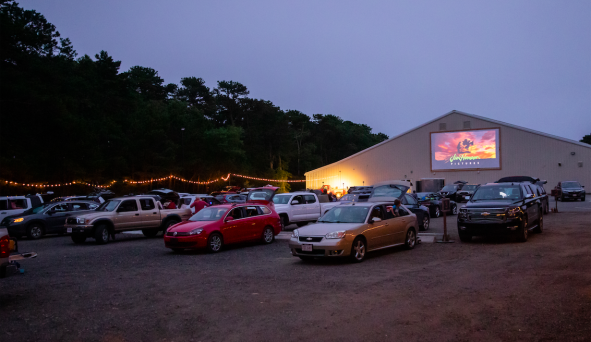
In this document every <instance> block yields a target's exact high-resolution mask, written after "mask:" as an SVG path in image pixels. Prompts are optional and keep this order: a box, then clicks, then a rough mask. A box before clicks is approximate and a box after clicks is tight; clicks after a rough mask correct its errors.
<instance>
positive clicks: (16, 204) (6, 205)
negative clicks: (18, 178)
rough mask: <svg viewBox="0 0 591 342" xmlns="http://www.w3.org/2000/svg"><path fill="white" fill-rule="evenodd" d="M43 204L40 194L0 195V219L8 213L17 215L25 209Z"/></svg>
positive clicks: (8, 214)
mask: <svg viewBox="0 0 591 342" xmlns="http://www.w3.org/2000/svg"><path fill="white" fill-rule="evenodd" d="M42 204H43V197H42V195H39V194H37V195H27V196H8V197H0V221H2V219H3V218H5V217H6V216H10V215H17V214H20V213H22V212H24V211H25V210H28V209H31V208H36V207H38V206H40V205H42Z"/></svg>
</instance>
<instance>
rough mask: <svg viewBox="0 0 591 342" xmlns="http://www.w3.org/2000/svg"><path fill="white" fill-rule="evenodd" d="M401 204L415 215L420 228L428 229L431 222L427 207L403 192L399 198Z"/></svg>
mask: <svg viewBox="0 0 591 342" xmlns="http://www.w3.org/2000/svg"><path fill="white" fill-rule="evenodd" d="M401 202H402V204H404V206H405V207H406V208H407V209H409V210H410V211H411V212H412V213H413V214H415V215H416V216H417V220H418V222H419V229H420V230H428V229H429V225H430V223H431V218H430V213H429V208H427V207H426V206H424V205H421V204H419V201H417V199H416V198H415V197H414V196H412V195H411V194H405V195H404V196H403V197H402V198H401Z"/></svg>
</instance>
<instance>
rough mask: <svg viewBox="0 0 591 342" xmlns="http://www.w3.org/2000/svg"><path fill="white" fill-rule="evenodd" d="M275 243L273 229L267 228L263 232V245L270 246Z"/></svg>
mask: <svg viewBox="0 0 591 342" xmlns="http://www.w3.org/2000/svg"><path fill="white" fill-rule="evenodd" d="M273 241H275V233H274V232H273V228H271V227H267V228H265V230H264V231H263V243H266V244H270V243H271V242H273Z"/></svg>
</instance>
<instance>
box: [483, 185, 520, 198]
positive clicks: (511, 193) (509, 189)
mask: <svg viewBox="0 0 591 342" xmlns="http://www.w3.org/2000/svg"><path fill="white" fill-rule="evenodd" d="M518 199H521V190H520V189H519V186H517V185H507V186H504V185H495V186H486V187H481V188H479V189H478V190H476V192H475V193H474V196H472V202H475V201H481V200H486V201H491V200H492V201H494V200H518Z"/></svg>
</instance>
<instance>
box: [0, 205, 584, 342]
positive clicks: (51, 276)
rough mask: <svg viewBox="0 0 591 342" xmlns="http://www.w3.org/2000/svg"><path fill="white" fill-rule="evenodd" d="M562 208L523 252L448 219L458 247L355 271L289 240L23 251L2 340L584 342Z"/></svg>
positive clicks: (577, 242) (6, 302)
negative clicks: (212, 250) (209, 247)
mask: <svg viewBox="0 0 591 342" xmlns="http://www.w3.org/2000/svg"><path fill="white" fill-rule="evenodd" d="M560 205H561V203H559V206H560ZM567 206H571V207H572V210H570V211H569V210H568V209H569V208H566V209H567V210H566V211H563V212H561V213H559V214H549V215H546V216H545V231H544V232H543V234H532V235H530V239H529V240H528V241H527V242H526V243H519V242H515V241H514V240H512V239H510V238H475V239H474V241H473V242H472V243H461V242H459V240H457V233H456V224H455V217H451V218H449V220H448V223H449V225H450V232H451V235H452V237H454V238H456V242H455V243H452V244H421V245H418V246H417V247H416V248H415V249H414V250H411V251H407V250H404V249H402V248H394V249H391V250H385V251H380V252H376V253H373V254H370V255H369V258H368V259H367V260H365V261H364V262H363V263H361V264H350V263H347V262H343V261H338V260H327V261H317V262H312V263H304V262H302V261H300V260H299V259H298V258H294V257H292V256H291V254H290V252H289V249H288V247H287V242H286V241H285V240H278V241H276V242H275V243H274V244H272V245H268V246H264V245H259V244H245V245H240V246H235V247H232V248H229V249H226V250H225V251H223V252H222V253H219V254H215V255H210V254H206V253H201V252H191V253H184V254H180V255H178V254H173V253H171V252H170V251H169V250H167V249H165V248H164V244H163V242H162V240H161V238H154V239H147V238H144V237H141V236H139V235H131V234H121V235H118V236H117V241H116V242H114V243H110V244H108V245H104V246H98V245H95V244H94V243H92V242H88V243H86V244H85V245H74V244H73V243H72V242H71V240H70V238H69V237H67V236H65V237H47V238H44V239H41V240H38V241H27V240H23V241H22V242H21V243H20V250H21V251H35V252H37V253H38V254H39V257H38V258H37V259H33V260H27V261H24V262H22V265H23V268H25V269H26V272H25V274H24V275H17V276H13V277H10V278H6V279H2V280H0V340H2V341H11V342H12V341H152V340H156V341H361V340H366V341H415V340H416V341H418V340H420V341H591V205H589V203H579V204H574V203H573V204H572V205H571V204H568V205H565V206H564V207H567ZM575 206H578V207H575ZM588 207H589V209H588ZM576 208H579V209H576ZM441 220H442V219H434V220H433V226H432V229H431V231H432V232H433V231H439V230H440V228H441Z"/></svg>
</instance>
